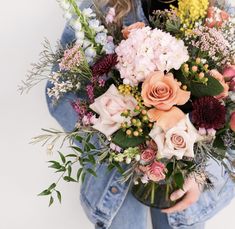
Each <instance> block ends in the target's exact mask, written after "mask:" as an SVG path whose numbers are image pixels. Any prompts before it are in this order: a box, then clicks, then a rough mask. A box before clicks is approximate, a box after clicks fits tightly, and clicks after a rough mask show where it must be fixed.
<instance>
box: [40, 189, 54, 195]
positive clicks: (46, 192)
mask: <svg viewBox="0 0 235 229" xmlns="http://www.w3.org/2000/svg"><path fill="white" fill-rule="evenodd" d="M50 194H51V191H50V190H48V189H46V190H44V191H42V192H41V193H39V194H38V196H48V195H50Z"/></svg>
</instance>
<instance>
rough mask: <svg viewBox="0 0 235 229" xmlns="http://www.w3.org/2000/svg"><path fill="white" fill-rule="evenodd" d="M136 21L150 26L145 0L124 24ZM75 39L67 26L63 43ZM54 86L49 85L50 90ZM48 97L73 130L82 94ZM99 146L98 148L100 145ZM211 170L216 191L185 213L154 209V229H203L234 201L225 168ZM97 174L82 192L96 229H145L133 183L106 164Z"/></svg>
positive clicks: (213, 166) (61, 120)
mask: <svg viewBox="0 0 235 229" xmlns="http://www.w3.org/2000/svg"><path fill="white" fill-rule="evenodd" d="M91 5H92V1H90V0H85V1H83V2H82V3H81V5H80V7H81V8H85V7H89V6H91ZM230 11H231V12H233V13H234V12H235V10H234V8H230ZM136 21H143V22H145V23H146V24H147V19H146V18H145V16H144V12H143V9H142V6H141V0H135V12H130V13H129V14H128V15H127V16H126V17H125V18H124V22H123V24H124V25H125V26H127V25H130V24H132V23H134V22H136ZM74 40H75V34H74V30H73V29H72V27H71V26H70V25H69V24H67V25H66V27H65V29H64V32H63V34H62V37H61V44H62V45H63V46H66V44H68V43H71V42H72V41H74ZM50 87H51V85H50V83H48V84H47V88H50ZM46 97H47V103H48V108H49V111H50V113H51V115H52V116H53V117H54V118H55V119H56V120H57V121H58V123H59V124H60V125H61V126H62V127H63V128H64V130H66V131H71V130H73V128H74V126H75V123H76V121H77V114H76V112H75V111H74V110H73V108H72V106H71V103H70V102H71V101H73V100H76V99H77V98H78V97H80V98H81V97H82V95H77V94H73V93H68V94H66V95H65V96H64V97H63V98H62V99H61V100H60V101H59V103H58V104H57V105H53V104H52V101H51V99H50V98H49V97H48V96H47V95H46ZM94 141H95V139H94ZM95 144H96V145H97V147H98V142H95ZM207 169H208V172H209V173H210V174H212V180H213V181H214V186H215V188H214V189H213V190H206V191H204V192H203V193H202V194H201V196H200V199H199V200H198V201H197V202H196V203H195V204H193V205H192V206H190V207H189V208H188V209H186V210H184V211H182V212H179V213H174V214H169V215H166V214H162V213H161V212H160V211H159V210H157V209H152V210H151V213H152V222H153V226H154V229H168V228H173V229H178V228H180V229H202V228H203V227H204V226H203V225H204V222H205V221H206V220H208V219H209V218H211V217H212V216H213V215H215V214H216V213H217V212H218V211H219V210H221V209H222V208H223V207H225V206H226V205H227V204H228V203H229V202H230V201H231V199H232V198H233V196H234V193H235V191H234V187H235V186H234V183H233V182H232V180H231V179H230V178H229V176H228V174H227V172H226V171H225V170H224V169H221V166H220V164H219V163H218V162H216V161H214V160H210V161H209V163H208V166H207ZM96 173H97V175H98V177H97V178H96V177H94V176H92V175H87V177H86V179H85V182H84V183H83V184H82V187H81V191H80V200H81V204H82V206H83V208H84V210H85V212H86V214H87V216H88V218H89V219H90V220H91V222H92V223H94V224H95V227H96V228H97V229H98V228H99V229H101V228H103V229H104V228H110V229H119V228H121V229H132V228H135V229H145V228H146V219H147V211H148V208H147V207H146V206H144V205H143V204H141V203H139V202H138V201H137V200H136V199H135V198H134V197H133V196H132V195H131V193H130V192H129V191H128V189H129V184H127V183H125V184H121V183H120V182H119V178H120V174H119V173H118V172H117V171H116V170H113V171H112V172H110V173H108V172H107V166H106V165H105V164H102V165H98V166H97V168H96Z"/></svg>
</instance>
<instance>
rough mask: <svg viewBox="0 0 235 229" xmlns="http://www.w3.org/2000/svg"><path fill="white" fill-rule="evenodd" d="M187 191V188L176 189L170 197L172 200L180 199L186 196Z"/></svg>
mask: <svg viewBox="0 0 235 229" xmlns="http://www.w3.org/2000/svg"><path fill="white" fill-rule="evenodd" d="M185 193H186V191H185V190H182V189H179V190H177V191H174V192H173V193H172V194H171V195H170V199H171V201H175V200H178V199H180V198H181V197H183V196H184V194H185Z"/></svg>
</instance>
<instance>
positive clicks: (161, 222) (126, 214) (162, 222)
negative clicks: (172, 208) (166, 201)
mask: <svg viewBox="0 0 235 229" xmlns="http://www.w3.org/2000/svg"><path fill="white" fill-rule="evenodd" d="M137 209H138V211H137ZM148 209H149V208H148V207H147V206H145V205H143V204H141V203H140V202H139V201H138V200H137V199H135V197H134V196H133V195H132V194H131V193H130V192H129V193H128V194H127V196H126V198H125V200H124V202H123V204H122V206H121V208H120V209H119V211H118V213H117V214H116V216H115V217H114V219H113V221H112V224H111V226H110V227H109V228H108V229H147V214H148ZM150 210H151V218H152V225H153V229H173V227H171V226H170V225H169V223H168V218H167V214H164V213H162V212H161V211H160V210H159V209H156V208H151V209H150ZM136 212H138V214H136ZM204 225H205V224H204V223H201V224H197V225H193V226H188V227H179V229H204ZM95 229H107V228H104V227H102V226H101V225H100V226H98V225H97V226H95ZM174 229H176V228H174Z"/></svg>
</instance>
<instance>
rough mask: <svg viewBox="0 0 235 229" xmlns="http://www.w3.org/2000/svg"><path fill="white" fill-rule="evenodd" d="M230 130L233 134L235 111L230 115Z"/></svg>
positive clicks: (234, 129)
mask: <svg viewBox="0 0 235 229" xmlns="http://www.w3.org/2000/svg"><path fill="white" fill-rule="evenodd" d="M229 124H230V128H231V130H232V131H233V132H235V111H234V112H233V113H232V114H231V117H230V123H229Z"/></svg>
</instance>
